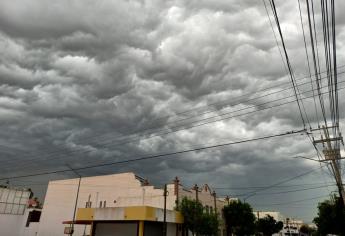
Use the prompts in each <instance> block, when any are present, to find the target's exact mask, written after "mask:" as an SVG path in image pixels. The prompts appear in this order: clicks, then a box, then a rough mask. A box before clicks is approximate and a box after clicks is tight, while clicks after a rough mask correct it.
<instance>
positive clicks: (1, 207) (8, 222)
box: [0, 186, 41, 236]
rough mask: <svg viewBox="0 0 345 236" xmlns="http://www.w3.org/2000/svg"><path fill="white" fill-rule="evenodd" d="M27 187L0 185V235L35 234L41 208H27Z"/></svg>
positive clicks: (18, 235) (26, 235)
mask: <svg viewBox="0 0 345 236" xmlns="http://www.w3.org/2000/svg"><path fill="white" fill-rule="evenodd" d="M31 197H32V192H31V191H30V190H29V189H23V188H14V187H7V186H0V225H1V230H0V236H36V235H37V233H38V224H39V223H38V221H39V218H40V215H41V210H40V209H36V208H28V207H29V206H28V202H29V199H30V198H31Z"/></svg>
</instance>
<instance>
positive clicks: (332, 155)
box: [314, 126, 345, 205]
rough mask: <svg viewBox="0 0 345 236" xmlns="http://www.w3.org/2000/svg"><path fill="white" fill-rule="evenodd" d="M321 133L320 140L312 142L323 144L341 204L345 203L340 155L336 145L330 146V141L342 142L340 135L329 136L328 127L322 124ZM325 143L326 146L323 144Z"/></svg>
mask: <svg viewBox="0 0 345 236" xmlns="http://www.w3.org/2000/svg"><path fill="white" fill-rule="evenodd" d="M322 129H323V133H324V135H325V138H323V137H322V136H321V139H320V140H315V141H314V144H317V143H322V144H323V146H324V150H323V153H324V155H325V161H329V162H330V164H331V168H332V171H333V174H334V177H335V181H336V183H337V186H338V190H339V195H340V197H341V198H342V200H343V204H344V205H345V191H344V186H343V182H342V179H341V174H340V166H339V162H338V161H339V160H340V159H342V158H341V155H340V149H339V148H337V147H336V145H333V146H335V147H333V146H332V142H334V141H341V142H343V138H342V136H341V135H340V134H339V137H332V138H330V136H329V132H328V127H325V126H322ZM325 144H326V146H325Z"/></svg>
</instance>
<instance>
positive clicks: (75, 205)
mask: <svg viewBox="0 0 345 236" xmlns="http://www.w3.org/2000/svg"><path fill="white" fill-rule="evenodd" d="M66 166H67V167H68V168H69V169H71V171H72V172H73V173H74V174H76V175H77V176H79V181H78V190H77V195H76V197H75V203H74V210H73V219H72V225H71V231H70V235H73V233H74V222H75V215H76V211H77V204H78V198H79V190H80V183H81V175H80V174H78V172H76V171H75V170H74V169H73V168H71V167H70V166H69V165H66Z"/></svg>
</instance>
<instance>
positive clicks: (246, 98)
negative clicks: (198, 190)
mask: <svg viewBox="0 0 345 236" xmlns="http://www.w3.org/2000/svg"><path fill="white" fill-rule="evenodd" d="M341 4H342V3H341ZM277 6H278V13H279V14H280V17H281V21H282V28H283V32H284V36H285V39H286V44H287V48H288V52H289V55H290V57H291V62H292V65H293V68H294V71H295V75H296V78H298V79H299V78H302V77H305V75H306V74H307V72H308V71H307V65H306V61H305V54H304V47H303V37H302V33H301V28H300V25H299V18H298V11H297V9H298V8H297V2H292V1H289V2H286V1H277ZM302 8H305V6H304V5H302ZM338 15H339V14H338ZM318 17H319V16H318ZM272 19H273V18H272ZM304 20H306V18H305V19H304ZM343 25H344V21H343V19H342V18H341V16H340V18H339V22H338V25H337V27H338V29H339V30H338V32H337V33H338V47H339V49H338V51H339V54H338V55H339V64H341V63H343V62H342V61H343V59H344V53H343V52H344V51H345V50H344V43H343V42H344V40H343V39H344V38H345V36H344V34H345V33H344V32H345V31H344V28H343ZM0 51H1V55H2V56H1V58H0V81H1V86H0V121H1V126H0V131H1V133H2V134H3V136H2V138H1V140H0V145H1V146H3V147H5V148H3V149H2V168H1V171H2V173H3V174H2V176H13V175H19V174H27V173H35V172H41V171H49V170H56V169H65V168H66V164H69V165H72V166H74V167H82V166H85V165H90V164H97V163H104V162H109V161H118V160H124V159H131V158H136V157H141V156H147V155H151V154H156V153H167V152H172V151H177V150H183V149H190V148H194V147H200V146H205V145H212V144H217V143H225V142H229V141H238V140H242V139H248V138H255V137H258V136H263V135H267V134H274V133H279V132H286V131H290V130H292V129H300V128H302V123H301V119H300V116H299V113H298V108H297V105H296V103H291V104H289V105H284V106H279V107H276V108H273V109H268V108H269V107H270V106H271V105H277V104H278V103H279V102H275V103H269V102H270V101H272V100H274V99H281V98H284V97H286V96H289V95H292V90H291V88H289V87H290V84H288V82H289V78H288V76H287V73H286V71H285V69H284V64H283V62H282V59H281V56H280V54H279V51H278V48H277V45H276V42H275V40H274V36H273V33H272V30H271V28H270V25H269V22H268V19H267V16H266V12H265V8H264V6H263V4H262V2H261V1H251V0H246V1H220V0H217V1H182V0H181V1H179V0H177V1H106V0H102V1H97V2H95V1H78V0H75V1H56V2H54V3H52V2H51V1H45V0H40V1H30V0H26V1H13V0H12V1H2V2H1V3H0ZM339 77H341V78H342V76H339ZM298 81H300V83H305V82H306V81H307V80H302V79H299V80H298ZM282 83H285V84H284V85H281V84H282ZM275 85H279V86H278V87H277V88H272V89H270V90H268V91H265V92H262V93H259V94H256V93H255V91H257V90H259V89H263V88H267V87H271V86H275ZM300 88H301V90H302V92H303V91H307V90H310V85H305V84H304V85H301V87H300ZM281 89H285V90H286V91H284V92H278V93H275V94H272V95H269V96H264V97H261V98H257V97H258V96H262V95H265V94H267V93H272V92H276V91H279V90H281ZM302 95H303V96H308V94H306V95H305V94H302ZM309 95H310V92H309ZM239 101H241V102H240V103H239ZM214 103H218V104H217V105H212V106H210V107H207V109H206V108H205V107H204V106H205V105H209V104H214ZM342 103H343V102H342ZM342 103H341V104H340V106H341V107H342V106H343V104H342ZM229 104H230V105H229ZM236 104H237V105H236ZM305 104H306V110H307V113H308V114H310V120H311V121H312V122H315V121H316V120H317V119H316V117H315V115H313V103H310V101H307V100H306V101H305ZM197 107H201V108H200V109H197V110H193V111H190V112H189V113H184V114H180V115H179V116H175V115H176V114H179V113H180V112H183V111H186V110H190V109H193V108H197ZM208 109H211V110H212V112H210V111H209V110H208ZM255 109H257V110H259V109H263V111H260V112H256V113H251V114H250V115H245V113H246V112H251V111H255ZM235 110H239V111H236V112H235V113H233V114H231V115H233V116H235V117H234V118H231V119H230V118H229V115H226V113H227V112H231V111H235ZM206 111H207V113H206ZM190 116H194V118H193V119H191V120H180V119H186V118H188V117H190ZM210 117H213V118H210ZM208 118H209V119H208ZM220 118H227V119H225V120H223V121H219V122H215V123H211V124H208V125H201V126H199V127H195V128H191V129H186V130H182V131H179V132H172V131H174V130H176V129H180V128H183V127H189V126H190V123H189V122H191V121H197V120H200V119H207V120H205V121H215V120H217V119H220ZM179 120H180V121H179ZM177 121H178V123H176V122H177ZM174 122H175V123H174ZM200 123H202V122H199V123H195V124H200ZM157 127H158V128H160V129H157ZM143 130H144V131H145V132H142V133H141V134H139V135H136V134H137V133H138V132H139V131H143ZM152 132H160V133H159V134H162V133H170V132H171V133H170V134H169V135H151V133H152ZM124 135H125V136H124ZM296 155H305V156H313V155H314V150H313V149H312V146H311V144H310V142H309V141H308V140H307V138H306V137H305V136H297V137H285V138H279V139H272V140H265V141H260V142H255V143H246V144H241V145H236V146H231V147H225V148H220V149H210V150H205V151H199V152H195V153H188V154H183V155H179V156H172V157H167V158H165V159H163V158H162V159H153V160H147V161H143V162H135V163H131V164H127V165H124V164H123V165H116V166H111V167H107V168H95V169H90V170H84V171H82V174H83V175H97V174H107V173H113V172H122V171H134V172H136V173H138V174H140V175H142V176H144V177H148V178H149V179H151V180H152V181H153V182H155V183H159V184H161V183H164V182H166V181H170V180H171V179H172V178H174V177H175V176H181V178H182V180H183V182H184V184H186V185H189V186H190V185H192V184H194V183H198V184H202V183H203V182H205V183H206V182H208V183H210V184H212V185H214V186H241V185H242V186H255V185H269V184H271V183H274V182H275V181H278V180H281V179H284V178H289V177H291V176H292V175H297V174H299V173H301V172H303V171H307V170H309V169H310V168H314V167H315V165H313V164H312V163H309V162H306V161H302V160H301V161H296V160H294V159H292V160H291V158H290V157H292V156H296ZM71 176H72V175H71V174H68V173H66V174H64V175H51V176H49V177H47V178H51V179H53V178H64V177H71ZM318 178H321V177H320V175H318ZM44 179H46V178H45V177H36V178H34V179H33V180H34V181H40V180H41V181H42V180H44ZM23 181H25V180H23ZM304 181H305V182H308V181H309V182H310V181H312V179H306V180H304ZM36 190H37V191H41V190H42V189H39V188H37V189H36ZM219 194H221V195H226V194H230V195H236V194H238V192H232V191H227V192H226V191H222V192H220V193H219ZM287 197H290V195H289V196H287ZM291 197H292V198H294V196H292V195H291ZM301 198H303V195H301ZM268 199H271V200H275V199H274V198H273V197H272V198H269V197H268ZM259 200H260V198H259V199H258V200H257V202H255V201H254V200H253V203H260V201H259ZM254 206H255V205H254ZM272 210H274V209H272ZM278 210H282V211H283V210H286V209H278ZM302 211H303V209H302V210H300V211H296V216H299V215H300V216H301V217H302V216H303V217H304V218H306V219H308V220H310V219H311V217H312V214H313V211H311V210H310V209H308V214H307V215H305V214H304V213H303V212H302ZM288 213H289V214H290V213H291V211H290V212H288ZM303 214H304V215H303Z"/></svg>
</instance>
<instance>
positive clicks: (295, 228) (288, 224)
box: [254, 211, 304, 236]
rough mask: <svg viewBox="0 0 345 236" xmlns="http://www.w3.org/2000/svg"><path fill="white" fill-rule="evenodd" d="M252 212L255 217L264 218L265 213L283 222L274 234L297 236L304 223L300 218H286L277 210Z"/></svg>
mask: <svg viewBox="0 0 345 236" xmlns="http://www.w3.org/2000/svg"><path fill="white" fill-rule="evenodd" d="M254 214H255V216H256V218H257V219H260V218H264V217H266V216H267V215H270V216H272V217H273V218H274V219H275V220H276V221H282V222H283V224H284V226H283V229H282V230H281V231H280V232H279V233H277V234H275V235H276V236H278V235H279V236H299V235H300V231H299V230H300V228H301V226H302V225H303V224H304V222H303V221H302V220H296V219H292V218H286V217H284V216H283V215H282V214H281V213H280V212H278V211H254Z"/></svg>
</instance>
